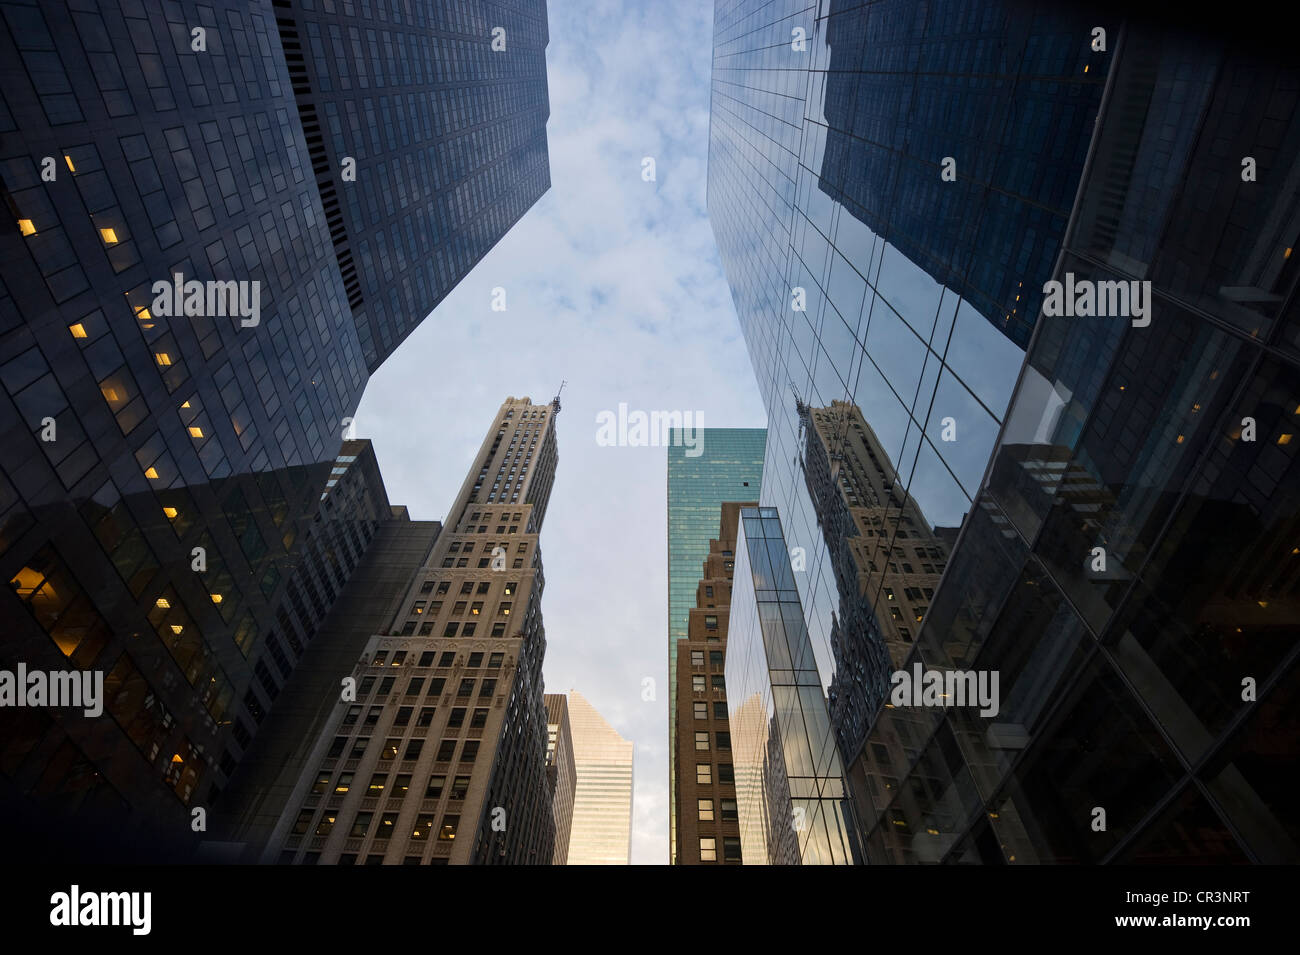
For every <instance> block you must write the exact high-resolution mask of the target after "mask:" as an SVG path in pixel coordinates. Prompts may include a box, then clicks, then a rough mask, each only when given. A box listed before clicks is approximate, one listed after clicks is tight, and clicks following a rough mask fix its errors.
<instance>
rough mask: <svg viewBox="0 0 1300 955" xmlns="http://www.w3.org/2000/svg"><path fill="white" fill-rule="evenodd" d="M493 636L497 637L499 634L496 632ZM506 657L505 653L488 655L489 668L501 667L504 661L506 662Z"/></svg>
mask: <svg viewBox="0 0 1300 955" xmlns="http://www.w3.org/2000/svg"><path fill="white" fill-rule="evenodd" d="M493 636H494V637H495V636H497V634H495V633H494V634H493ZM505 659H506V655H505V654H504V653H494V654H492V655H491V656H490V657H488V667H489V668H494V667H499V666H501V664H502V663H504V662H505Z"/></svg>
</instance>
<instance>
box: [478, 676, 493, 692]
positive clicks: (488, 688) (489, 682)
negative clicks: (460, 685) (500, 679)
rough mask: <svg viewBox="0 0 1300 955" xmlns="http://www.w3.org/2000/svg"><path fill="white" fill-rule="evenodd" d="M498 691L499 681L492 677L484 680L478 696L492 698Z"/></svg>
mask: <svg viewBox="0 0 1300 955" xmlns="http://www.w3.org/2000/svg"><path fill="white" fill-rule="evenodd" d="M496 691H497V681H496V680H495V679H493V678H492V677H488V678H486V679H484V681H483V682H482V683H481V684H480V685H479V688H478V695H479V696H480V697H485V696H491V695H492V694H493V693H495V692H496Z"/></svg>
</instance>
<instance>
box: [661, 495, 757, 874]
mask: <svg viewBox="0 0 1300 955" xmlns="http://www.w3.org/2000/svg"><path fill="white" fill-rule="evenodd" d="M744 506H746V505H745V504H743V503H729V504H723V505H722V508H721V517H720V520H719V530H718V536H717V538H716V539H714V540H711V541H709V556H708V557H707V558H706V559H705V561H704V565H703V567H702V568H701V577H700V580H699V583H698V584H697V585H696V589H695V606H694V607H692V608H691V611H690V617H689V620H688V623H687V638H686V639H685V640H681V641H678V646H677V674H676V679H675V682H676V698H677V709H676V710H675V711H674V714H673V715H674V726H675V731H674V733H673V737H674V738H675V739H676V741H677V753H676V761H675V766H676V768H677V776H676V777H675V778H674V780H673V786H672V789H673V792H674V794H675V796H676V800H677V804H676V806H675V807H674V809H675V814H676V819H677V826H676V840H677V841H676V844H675V845H674V846H673V849H672V857H673V860H674V862H675V863H676V864H678V865H700V864H707V863H714V862H717V863H724V864H726V863H731V864H734V865H739V864H740V863H741V861H742V859H741V852H740V831H739V816H738V815H737V812H736V784H735V779H734V772H733V770H734V766H733V763H732V743H731V741H732V737H733V735H734V734H733V733H732V731H731V727H730V724H729V715H728V712H727V684H726V653H727V626H728V621H729V614H730V610H731V575H732V571H733V570H734V569H735V564H736V558H735V547H736V528H737V524H738V523H739V520H740V517H739V515H740V509H741V508H742V507H744ZM750 506H753V505H750Z"/></svg>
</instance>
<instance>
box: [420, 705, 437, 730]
mask: <svg viewBox="0 0 1300 955" xmlns="http://www.w3.org/2000/svg"><path fill="white" fill-rule="evenodd" d="M433 714H434V707H432V706H422V707H420V716H419V718H418V719H417V720H416V721H415V725H416V726H432V725H433Z"/></svg>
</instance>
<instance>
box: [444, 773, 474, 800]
mask: <svg viewBox="0 0 1300 955" xmlns="http://www.w3.org/2000/svg"><path fill="white" fill-rule="evenodd" d="M468 792H469V777H468V776H457V777H456V778H455V779H454V780H453V781H452V784H451V792H450V793H449V794H448V795H449V796H450V797H451V798H452V799H464V798H465V795H466V794H467V793H468Z"/></svg>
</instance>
